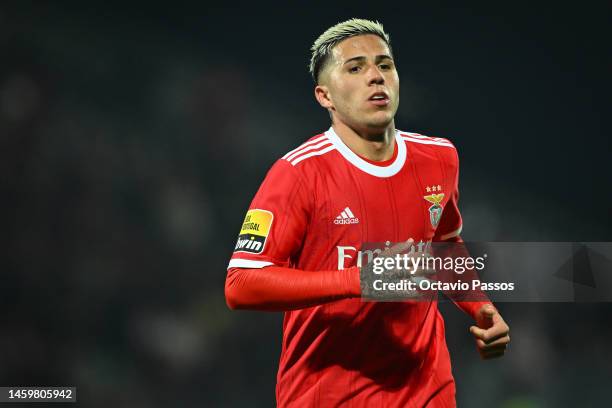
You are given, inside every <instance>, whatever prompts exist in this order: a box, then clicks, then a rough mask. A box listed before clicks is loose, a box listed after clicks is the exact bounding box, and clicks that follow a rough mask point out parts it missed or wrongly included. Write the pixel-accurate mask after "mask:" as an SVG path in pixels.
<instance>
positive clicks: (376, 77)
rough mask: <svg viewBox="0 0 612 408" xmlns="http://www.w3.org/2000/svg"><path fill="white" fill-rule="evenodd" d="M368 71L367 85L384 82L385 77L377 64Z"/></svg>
mask: <svg viewBox="0 0 612 408" xmlns="http://www.w3.org/2000/svg"><path fill="white" fill-rule="evenodd" d="M369 71H370V72H368V85H382V84H384V83H385V77H384V76H383V75H382V72H380V69H378V66H376V65H374V66H373V67H371V68H370V70H369Z"/></svg>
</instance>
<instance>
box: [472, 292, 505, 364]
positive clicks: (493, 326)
mask: <svg viewBox="0 0 612 408" xmlns="http://www.w3.org/2000/svg"><path fill="white" fill-rule="evenodd" d="M476 325H477V326H471V327H470V333H472V335H473V336H474V338H475V339H476V347H477V348H478V352H479V353H480V356H481V357H482V359H483V360H488V359H490V358H497V357H501V356H503V355H504V353H505V352H506V348H507V347H508V343H510V328H509V327H508V325H507V324H506V322H505V321H504V319H503V318H502V316H501V315H500V314H499V312H498V311H497V309H495V308H494V307H493V305H491V304H486V305H483V306H482V307H481V308H480V309H479V310H478V312H477V313H476Z"/></svg>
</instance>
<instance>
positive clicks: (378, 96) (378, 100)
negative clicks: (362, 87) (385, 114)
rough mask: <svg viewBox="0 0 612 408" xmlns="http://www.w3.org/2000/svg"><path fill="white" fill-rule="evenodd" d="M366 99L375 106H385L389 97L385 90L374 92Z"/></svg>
mask: <svg viewBox="0 0 612 408" xmlns="http://www.w3.org/2000/svg"><path fill="white" fill-rule="evenodd" d="M368 101H369V102H370V103H372V104H373V105H376V106H387V105H389V103H390V102H391V99H389V95H387V94H386V93H385V92H376V93H374V94H372V95H371V96H370V97H369V98H368Z"/></svg>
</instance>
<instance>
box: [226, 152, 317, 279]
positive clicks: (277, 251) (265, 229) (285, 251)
mask: <svg viewBox="0 0 612 408" xmlns="http://www.w3.org/2000/svg"><path fill="white" fill-rule="evenodd" d="M310 196H311V195H309V194H308V193H307V191H306V187H305V184H304V183H303V181H302V180H301V175H300V174H299V173H298V170H297V169H296V168H295V167H294V166H292V165H291V164H290V163H288V162H287V161H285V160H278V161H277V162H276V163H275V164H274V165H273V166H272V168H271V169H270V171H269V172H268V174H267V175H266V177H265V179H264V181H263V183H262V184H261V186H260V187H259V190H258V191H257V194H255V197H254V198H253V201H252V202H251V205H250V206H249V209H248V211H247V213H246V215H245V217H244V221H243V223H242V226H241V228H240V232H239V234H238V240H237V241H236V246H235V248H234V253H233V255H232V257H231V259H230V262H229V265H228V269H229V268H263V267H266V266H270V265H276V266H289V264H290V262H291V259H292V257H293V256H294V255H295V254H296V253H297V252H298V251H299V250H300V248H301V246H302V243H303V240H304V235H305V232H306V228H307V226H308V222H309V219H310V208H311V197H310Z"/></svg>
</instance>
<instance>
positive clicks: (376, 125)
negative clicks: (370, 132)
mask: <svg viewBox="0 0 612 408" xmlns="http://www.w3.org/2000/svg"><path fill="white" fill-rule="evenodd" d="M392 121H393V116H391V115H385V116H384V117H380V116H379V117H377V118H372V119H371V120H369V121H368V122H367V123H366V126H367V127H368V128H371V129H385V128H387V127H388V126H389V125H390V124H391V122H392Z"/></svg>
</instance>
